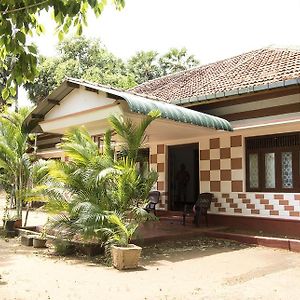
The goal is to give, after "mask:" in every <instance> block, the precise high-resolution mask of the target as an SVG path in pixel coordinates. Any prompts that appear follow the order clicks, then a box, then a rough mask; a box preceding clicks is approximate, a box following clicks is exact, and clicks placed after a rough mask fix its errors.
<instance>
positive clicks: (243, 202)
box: [210, 193, 300, 220]
mask: <svg viewBox="0 0 300 300" xmlns="http://www.w3.org/2000/svg"><path fill="white" fill-rule="evenodd" d="M214 196H215V198H214V199H213V202H212V205H211V209H210V212H211V213H216V214H218V213H222V214H229V215H243V216H260V217H280V218H287V219H291V218H292V219H299V220H300V195H299V194H272V193H266V194H256V193H225V194H224V193H214Z"/></svg>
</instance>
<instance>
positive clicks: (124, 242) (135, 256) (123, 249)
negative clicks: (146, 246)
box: [104, 214, 142, 270]
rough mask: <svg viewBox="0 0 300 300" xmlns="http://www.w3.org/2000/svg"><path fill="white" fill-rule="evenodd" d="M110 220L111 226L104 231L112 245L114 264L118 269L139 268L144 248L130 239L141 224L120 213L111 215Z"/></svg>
mask: <svg viewBox="0 0 300 300" xmlns="http://www.w3.org/2000/svg"><path fill="white" fill-rule="evenodd" d="M108 222H109V224H111V227H110V228H105V229H104V232H105V234H106V235H107V236H108V240H107V242H108V243H109V244H110V245H111V255H112V264H113V266H114V267H115V268H116V269H118V270H124V269H133V268H137V267H138V263H139V258H140V256H141V252H142V248H141V247H139V246H136V245H134V244H131V243H130V241H131V239H132V237H133V235H134V233H135V231H136V229H137V228H138V225H139V224H138V223H136V222H134V221H132V220H129V219H126V217H124V216H122V215H118V214H112V215H110V216H109V217H108Z"/></svg>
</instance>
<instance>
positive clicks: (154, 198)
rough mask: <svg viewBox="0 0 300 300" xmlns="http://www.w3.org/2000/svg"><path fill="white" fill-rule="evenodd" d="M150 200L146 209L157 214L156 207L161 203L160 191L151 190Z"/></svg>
mask: <svg viewBox="0 0 300 300" xmlns="http://www.w3.org/2000/svg"><path fill="white" fill-rule="evenodd" d="M148 199H149V202H148V204H147V205H146V207H145V210H146V211H147V212H148V213H150V212H153V214H154V215H155V216H156V210H155V207H156V205H157V204H158V203H159V199H160V192H159V191H151V192H150V193H149V196H148Z"/></svg>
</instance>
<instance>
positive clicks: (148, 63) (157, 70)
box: [128, 48, 200, 84]
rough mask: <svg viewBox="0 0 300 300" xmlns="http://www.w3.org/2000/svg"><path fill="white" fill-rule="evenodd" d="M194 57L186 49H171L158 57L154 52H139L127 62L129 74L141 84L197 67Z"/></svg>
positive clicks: (197, 63) (197, 62)
mask: <svg viewBox="0 0 300 300" xmlns="http://www.w3.org/2000/svg"><path fill="white" fill-rule="evenodd" d="M199 63H200V62H199V61H198V60H197V59H196V58H195V56H194V55H189V54H188V52H187V49H186V48H182V49H176V48H171V49H170V50H169V51H168V52H167V53H166V54H164V55H162V56H160V57H159V56H158V53H157V52H155V51H146V52H145V51H141V52H138V53H137V54H136V55H134V56H132V57H131V58H130V59H129V61H128V70H129V73H130V74H132V75H133V77H134V80H135V81H136V82H137V83H138V84H141V83H143V82H146V81H148V80H151V79H155V78H157V77H160V76H163V75H168V74H172V73H175V72H178V71H183V70H187V69H189V68H191V67H194V66H197V65H199Z"/></svg>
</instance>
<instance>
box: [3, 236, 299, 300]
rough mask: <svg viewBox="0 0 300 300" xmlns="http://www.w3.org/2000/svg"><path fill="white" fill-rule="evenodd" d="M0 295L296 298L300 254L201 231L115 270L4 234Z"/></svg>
mask: <svg viewBox="0 0 300 300" xmlns="http://www.w3.org/2000/svg"><path fill="white" fill-rule="evenodd" d="M0 275H1V279H0V299H1V300H8V299H9V300H12V299H18V300H27V299H28V300H29V299H30V300H35V299H39V300H43V299H57V300H61V299H62V300H67V299H73V300H77V299H85V300H86V299H110V300H113V299H130V300H131V299H164V300H167V299H272V300H273V299H289V300H292V299H299V293H300V286H299V278H300V254H297V253H292V252H288V251H284V250H275V249H271V248H263V247H248V246H245V245H240V244H237V243H233V242H228V241H221V240H212V239H207V238H202V239H200V240H191V241H186V242H169V243H160V244H159V245H153V246H148V247H145V248H144V249H143V257H142V260H141V267H140V268H139V269H137V270H135V271H123V272H120V271H117V270H115V269H114V268H112V267H107V266H105V265H103V264H100V263H99V262H97V260H95V259H94V260H91V259H88V258H84V257H83V258H78V257H77V258H75V257H73V258H62V257H58V256H55V255H54V254H53V251H52V250H51V249H47V250H40V251H36V250H34V249H33V248H27V247H25V246H20V243H19V240H18V239H13V240H8V241H5V240H4V239H3V238H1V239H0Z"/></svg>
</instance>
